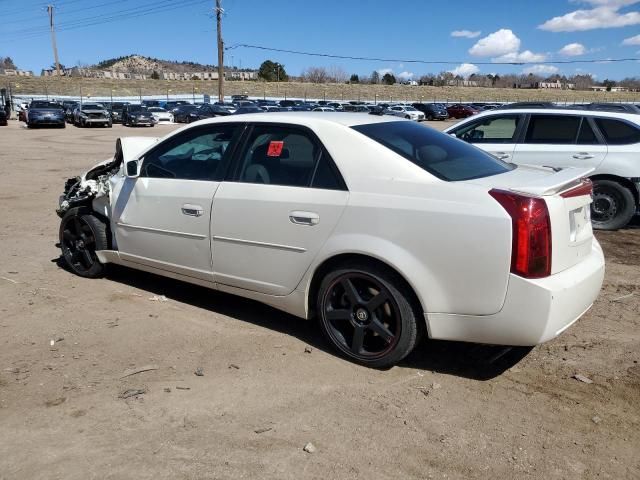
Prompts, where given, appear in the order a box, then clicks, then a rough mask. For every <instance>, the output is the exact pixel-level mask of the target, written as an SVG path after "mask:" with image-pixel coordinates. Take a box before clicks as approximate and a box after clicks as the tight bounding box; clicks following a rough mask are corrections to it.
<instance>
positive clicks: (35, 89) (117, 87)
mask: <svg viewBox="0 0 640 480" xmlns="http://www.w3.org/2000/svg"><path fill="white" fill-rule="evenodd" d="M217 85H218V84H217V82H212V81H202V80H199V81H179V80H110V79H92V78H68V77H61V78H56V77H31V78H29V77H19V78H17V77H7V76H0V87H8V86H10V87H11V88H12V90H13V92H14V93H17V94H34V95H40V94H45V93H48V94H49V95H51V96H56V95H72V96H77V95H79V94H80V90H81V89H82V93H83V95H84V96H87V95H90V96H93V97H97V96H109V95H111V94H112V93H113V96H114V97H115V96H142V97H145V96H149V95H166V94H167V93H169V94H170V95H173V96H175V95H183V96H184V97H185V98H190V97H191V96H192V94H193V92H194V91H195V93H196V94H202V93H207V94H209V95H211V96H212V97H214V96H216V95H217V88H218V87H217ZM225 94H226V95H233V94H247V95H249V96H251V97H263V96H266V97H285V96H286V97H287V98H309V99H323V98H326V99H327V100H342V99H344V100H358V99H361V100H374V99H376V98H377V100H378V102H382V101H384V102H389V101H424V102H430V101H433V100H434V99H435V100H448V101H450V102H456V101H463V102H464V101H509V102H511V101H526V100H546V101H554V102H594V101H599V102H604V101H612V102H614V101H627V102H629V101H633V102H637V103H640V93H637V92H636V93H632V92H620V93H618V92H615V93H614V92H583V91H570V90H561V91H552V90H515V89H503V88H479V87H476V88H472V87H427V86H408V85H391V86H387V85H357V84H356V85H345V84H336V83H333V84H313V83H302V82H280V83H275V82H270V83H269V82H248V81H246V82H241V81H233V82H226V83H225Z"/></svg>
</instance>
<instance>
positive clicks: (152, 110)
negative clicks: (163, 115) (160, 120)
mask: <svg viewBox="0 0 640 480" xmlns="http://www.w3.org/2000/svg"><path fill="white" fill-rule="evenodd" d="M149 111H150V112H166V110H165V109H164V108H160V107H150V108H149Z"/></svg>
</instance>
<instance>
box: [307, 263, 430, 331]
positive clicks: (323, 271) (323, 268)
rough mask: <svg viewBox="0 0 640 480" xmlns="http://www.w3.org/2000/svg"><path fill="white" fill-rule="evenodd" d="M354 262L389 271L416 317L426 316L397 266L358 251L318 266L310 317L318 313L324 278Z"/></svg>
mask: <svg viewBox="0 0 640 480" xmlns="http://www.w3.org/2000/svg"><path fill="white" fill-rule="evenodd" d="M352 264H361V265H362V264H365V265H375V266H377V267H379V268H381V269H383V270H385V271H386V272H388V273H389V274H390V275H391V276H393V277H394V278H395V280H396V281H397V282H398V287H401V290H402V291H403V292H407V295H408V297H409V298H408V300H409V303H411V306H412V307H413V309H414V313H415V315H416V317H418V318H424V312H425V311H426V310H425V308H424V305H422V303H421V302H420V299H419V298H418V295H417V294H416V292H415V291H414V289H413V287H411V285H410V284H409V282H408V281H407V280H406V279H405V278H404V276H402V275H401V274H400V273H399V272H398V271H397V270H396V269H395V268H393V267H391V266H389V265H388V264H386V263H385V262H383V261H382V260H378V259H377V258H374V257H370V256H368V255H362V254H358V253H343V254H340V255H336V256H335V257H331V258H329V259H327V260H325V261H324V262H322V263H321V264H320V265H319V266H318V268H316V271H315V272H314V273H313V278H312V279H311V284H310V286H309V295H308V297H307V308H308V312H309V318H314V317H315V315H316V311H315V310H316V300H317V296H318V290H319V289H320V284H321V283H322V279H323V278H324V277H325V276H326V275H327V274H328V273H329V272H331V271H333V270H336V269H337V268H341V267H344V266H346V265H352ZM419 324H420V325H422V327H424V326H425V323H424V322H420V323H419Z"/></svg>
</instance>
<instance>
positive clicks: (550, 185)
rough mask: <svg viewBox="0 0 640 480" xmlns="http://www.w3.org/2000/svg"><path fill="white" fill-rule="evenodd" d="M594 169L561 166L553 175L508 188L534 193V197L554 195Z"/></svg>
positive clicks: (579, 180)
mask: <svg viewBox="0 0 640 480" xmlns="http://www.w3.org/2000/svg"><path fill="white" fill-rule="evenodd" d="M594 170H595V168H574V167H570V168H563V169H562V170H560V171H558V172H556V173H554V174H553V175H549V176H548V177H544V178H541V179H539V180H536V181H534V182H531V183H528V184H527V185H526V186H522V187H516V186H514V187H510V188H509V190H511V191H512V192H518V193H525V194H528V195H535V196H536V197H543V196H545V195H555V194H556V193H559V192H562V191H564V190H567V189H569V188H572V187H575V186H576V185H579V184H580V182H581V181H582V179H583V178H585V177H587V176H588V175H589V174H590V173H592V172H593V171H594Z"/></svg>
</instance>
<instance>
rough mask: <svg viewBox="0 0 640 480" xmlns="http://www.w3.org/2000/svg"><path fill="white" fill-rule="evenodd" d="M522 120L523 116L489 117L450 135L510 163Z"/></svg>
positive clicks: (503, 115)
mask: <svg viewBox="0 0 640 480" xmlns="http://www.w3.org/2000/svg"><path fill="white" fill-rule="evenodd" d="M523 119H524V116H523V115H520V114H513V113H509V114H507V113H505V114H497V115H490V116H486V117H481V118H478V119H475V120H472V121H470V122H467V123H465V124H464V125H461V126H460V127H458V128H455V129H453V130H452V131H451V133H454V134H455V135H456V137H458V138H459V139H461V140H464V141H465V142H469V143H472V144H474V145H475V146H476V147H479V148H481V149H482V150H484V151H486V152H488V153H491V154H492V155H494V156H496V157H498V158H499V159H501V160H504V161H505V162H510V161H511V160H512V156H513V151H514V149H515V146H516V139H517V138H518V135H519V134H520V130H521V128H522V124H523Z"/></svg>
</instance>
